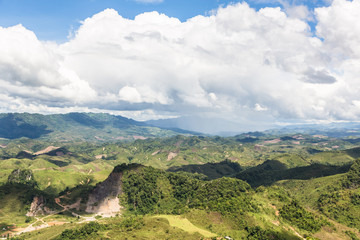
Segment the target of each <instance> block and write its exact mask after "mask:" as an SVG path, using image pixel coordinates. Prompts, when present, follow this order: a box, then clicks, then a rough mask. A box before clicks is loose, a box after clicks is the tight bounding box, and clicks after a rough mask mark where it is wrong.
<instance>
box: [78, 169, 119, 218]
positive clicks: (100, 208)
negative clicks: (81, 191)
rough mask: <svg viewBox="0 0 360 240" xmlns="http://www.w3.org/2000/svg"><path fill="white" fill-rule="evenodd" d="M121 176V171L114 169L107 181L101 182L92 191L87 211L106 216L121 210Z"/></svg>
mask: <svg viewBox="0 0 360 240" xmlns="http://www.w3.org/2000/svg"><path fill="white" fill-rule="evenodd" d="M121 176H122V173H121V172H115V171H113V172H112V173H111V174H110V175H109V177H108V178H107V179H106V180H105V181H103V182H102V183H99V184H98V185H97V186H96V187H95V189H94V190H93V191H92V193H90V195H89V200H88V202H87V204H86V210H85V211H86V212H88V213H97V214H101V215H104V216H113V215H115V214H116V213H118V212H120V208H121V207H120V204H119V203H120V202H119V197H118V195H119V194H120V193H121Z"/></svg>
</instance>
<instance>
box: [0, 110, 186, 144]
mask: <svg viewBox="0 0 360 240" xmlns="http://www.w3.org/2000/svg"><path fill="white" fill-rule="evenodd" d="M179 133H182V131H181V130H179V131H178V132H177V131H173V130H167V129H161V128H158V127H151V126H148V125H146V124H145V123H142V122H137V121H135V120H132V119H128V118H125V117H121V116H114V115H110V114H104V113H68V114H53V115H41V114H29V113H3V114H0V138H6V139H17V138H21V137H27V138H31V139H42V140H50V141H83V140H86V141H94V142H96V141H97V142H99V141H100V142H101V141H119V140H134V139H137V138H148V137H164V136H173V135H177V134H179Z"/></svg>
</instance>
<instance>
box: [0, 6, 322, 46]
mask: <svg viewBox="0 0 360 240" xmlns="http://www.w3.org/2000/svg"><path fill="white" fill-rule="evenodd" d="M236 2H242V1H229V0H164V1H162V2H160V3H159V2H157V3H143V2H137V1H135V0H0V26H2V27H9V26H13V25H16V24H22V25H24V26H25V27H26V28H27V29H29V30H32V31H34V32H35V33H36V35H37V36H38V38H39V39H41V40H53V41H57V42H64V41H65V40H66V38H67V36H68V33H69V31H71V30H72V29H77V28H78V27H79V26H80V21H82V20H84V19H86V18H88V17H91V16H92V15H94V14H96V13H98V12H101V11H102V10H104V9H106V8H113V9H115V10H116V11H118V12H119V14H120V15H121V16H123V17H125V18H130V19H132V18H134V17H135V16H136V15H138V14H140V13H143V12H149V11H158V12H160V13H164V14H166V15H167V16H170V17H176V18H178V19H180V20H181V21H185V20H187V19H188V18H191V17H194V16H196V15H206V14H207V13H208V12H209V11H211V10H213V9H217V8H218V7H219V6H226V5H227V4H229V3H236ZM247 2H248V4H249V5H250V6H251V7H254V8H255V9H260V8H263V7H274V6H282V4H280V2H282V3H284V2H288V3H289V4H290V5H301V4H303V5H306V6H308V7H309V8H310V9H313V8H314V7H317V6H322V5H327V4H326V3H325V2H324V1H316V0H306V1H280V2H279V1H272V0H267V1H262V0H250V1H247Z"/></svg>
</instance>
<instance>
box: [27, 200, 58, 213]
mask: <svg viewBox="0 0 360 240" xmlns="http://www.w3.org/2000/svg"><path fill="white" fill-rule="evenodd" d="M49 213H52V211H51V210H50V209H49V208H48V207H46V206H45V198H44V197H43V196H35V197H34V199H33V201H32V203H31V205H30V210H29V212H28V213H26V216H28V217H34V216H38V215H44V214H49Z"/></svg>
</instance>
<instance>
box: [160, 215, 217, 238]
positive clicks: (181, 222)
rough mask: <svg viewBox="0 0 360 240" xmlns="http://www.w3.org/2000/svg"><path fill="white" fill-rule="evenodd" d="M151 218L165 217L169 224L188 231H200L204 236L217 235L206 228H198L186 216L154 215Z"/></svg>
mask: <svg viewBox="0 0 360 240" xmlns="http://www.w3.org/2000/svg"><path fill="white" fill-rule="evenodd" d="M153 218H165V219H166V220H168V221H169V224H170V226H172V227H177V228H180V229H182V230H184V231H186V232H188V233H196V232H198V233H200V234H201V235H203V236H204V237H216V236H217V235H216V234H214V233H212V232H209V231H207V230H204V229H201V228H198V227H197V226H195V225H194V224H192V223H191V222H190V221H189V220H188V219H187V218H185V217H183V216H175V215H156V216H153Z"/></svg>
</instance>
